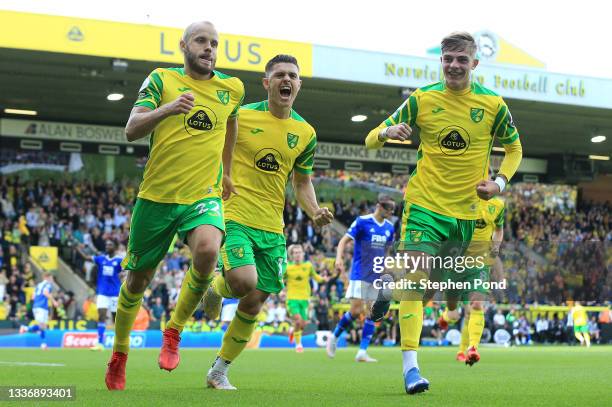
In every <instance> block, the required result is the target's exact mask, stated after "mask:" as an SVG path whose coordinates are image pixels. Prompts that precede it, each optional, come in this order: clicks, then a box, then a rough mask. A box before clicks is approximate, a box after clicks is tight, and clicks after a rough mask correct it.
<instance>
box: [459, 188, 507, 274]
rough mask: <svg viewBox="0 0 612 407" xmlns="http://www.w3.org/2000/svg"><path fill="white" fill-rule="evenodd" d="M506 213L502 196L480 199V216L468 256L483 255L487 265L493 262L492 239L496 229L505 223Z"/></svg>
mask: <svg viewBox="0 0 612 407" xmlns="http://www.w3.org/2000/svg"><path fill="white" fill-rule="evenodd" d="M504 213H505V204H504V201H502V200H501V199H500V198H498V197H494V198H491V199H489V200H488V201H485V200H483V199H480V200H479V218H478V219H477V220H476V225H475V227H474V234H473V235H472V241H471V242H470V245H469V247H468V250H467V252H466V256H471V257H477V256H481V257H483V258H484V259H483V261H484V262H485V264H486V265H488V266H490V265H492V264H493V262H494V260H495V259H494V258H491V256H490V253H491V249H492V244H491V240H492V238H493V232H494V231H495V229H496V228H497V227H502V226H503V225H504Z"/></svg>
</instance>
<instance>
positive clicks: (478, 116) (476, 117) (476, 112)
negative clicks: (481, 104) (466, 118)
mask: <svg viewBox="0 0 612 407" xmlns="http://www.w3.org/2000/svg"><path fill="white" fill-rule="evenodd" d="M470 117H471V118H472V121H473V122H474V123H480V122H481V121H482V118H483V117H484V109H481V108H478V107H473V108H472V110H470Z"/></svg>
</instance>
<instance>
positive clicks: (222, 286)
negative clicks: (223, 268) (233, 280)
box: [212, 274, 240, 298]
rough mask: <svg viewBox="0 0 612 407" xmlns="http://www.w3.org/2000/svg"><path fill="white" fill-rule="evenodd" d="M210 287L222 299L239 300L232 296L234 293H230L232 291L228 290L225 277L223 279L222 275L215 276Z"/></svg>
mask: <svg viewBox="0 0 612 407" xmlns="http://www.w3.org/2000/svg"><path fill="white" fill-rule="evenodd" d="M212 287H213V289H214V290H215V292H216V293H217V294H219V295H220V296H221V297H223V298H240V297H238V296H236V295H234V293H232V290H231V289H230V287H229V285H228V284H227V281H225V277H223V275H222V274H217V276H216V277H215V279H214V280H213V282H212Z"/></svg>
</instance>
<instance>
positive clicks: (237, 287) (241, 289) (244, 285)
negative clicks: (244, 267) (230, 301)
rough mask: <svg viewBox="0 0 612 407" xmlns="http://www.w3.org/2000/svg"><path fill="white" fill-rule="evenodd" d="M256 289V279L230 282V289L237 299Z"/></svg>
mask: <svg viewBox="0 0 612 407" xmlns="http://www.w3.org/2000/svg"><path fill="white" fill-rule="evenodd" d="M256 287H257V279H255V280H253V279H250V278H244V279H240V280H236V281H232V283H231V284H230V288H231V289H232V293H233V294H234V295H235V296H236V297H239V298H242V297H245V296H246V295H248V294H249V293H250V292H251V291H253V290H254V289H255V288H256Z"/></svg>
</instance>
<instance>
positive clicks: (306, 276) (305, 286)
mask: <svg viewBox="0 0 612 407" xmlns="http://www.w3.org/2000/svg"><path fill="white" fill-rule="evenodd" d="M311 277H312V278H313V279H314V280H315V281H317V282H319V283H320V282H321V281H323V277H321V276H320V275H318V274H317V272H316V271H315V269H314V266H313V265H312V263H311V262H309V261H305V262H302V263H293V262H289V264H287V271H286V273H285V278H286V279H287V299H288V300H309V299H310V295H311V289H310V278H311Z"/></svg>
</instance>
